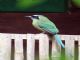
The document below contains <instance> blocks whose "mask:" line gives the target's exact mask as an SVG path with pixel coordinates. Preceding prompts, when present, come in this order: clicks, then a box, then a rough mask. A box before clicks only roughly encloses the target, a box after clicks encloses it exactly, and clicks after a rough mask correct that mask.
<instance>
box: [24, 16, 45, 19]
mask: <svg viewBox="0 0 80 60" xmlns="http://www.w3.org/2000/svg"><path fill="white" fill-rule="evenodd" d="M25 17H28V18H31V20H40V19H41V18H43V17H44V16H43V15H32V16H25Z"/></svg>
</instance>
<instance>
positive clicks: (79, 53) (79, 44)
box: [78, 35, 80, 60]
mask: <svg viewBox="0 0 80 60" xmlns="http://www.w3.org/2000/svg"><path fill="white" fill-rule="evenodd" d="M79 36H80V35H79ZM78 51H79V52H78V60H80V37H78Z"/></svg>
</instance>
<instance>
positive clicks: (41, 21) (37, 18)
mask: <svg viewBox="0 0 80 60" xmlns="http://www.w3.org/2000/svg"><path fill="white" fill-rule="evenodd" d="M25 17H29V18H31V20H32V25H33V26H34V27H35V28H36V29H38V30H40V31H43V32H48V33H50V34H52V35H53V36H54V38H55V40H56V41H57V43H58V45H60V46H62V47H63V48H64V44H63V43H62V40H61V38H60V36H59V35H58V33H59V29H58V28H57V27H56V25H55V24H54V23H53V22H52V21H50V20H49V18H47V17H46V16H44V15H32V16H25Z"/></svg>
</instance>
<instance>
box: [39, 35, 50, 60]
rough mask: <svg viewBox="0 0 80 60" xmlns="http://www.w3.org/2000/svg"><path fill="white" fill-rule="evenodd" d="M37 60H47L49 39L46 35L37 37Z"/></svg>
mask: <svg viewBox="0 0 80 60" xmlns="http://www.w3.org/2000/svg"><path fill="white" fill-rule="evenodd" d="M39 59H40V60H49V38H48V36H47V35H46V34H40V35H39Z"/></svg>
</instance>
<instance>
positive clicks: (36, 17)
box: [31, 16, 39, 19]
mask: <svg viewBox="0 0 80 60" xmlns="http://www.w3.org/2000/svg"><path fill="white" fill-rule="evenodd" d="M31 17H32V18H35V19H39V17H38V16H31Z"/></svg>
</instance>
